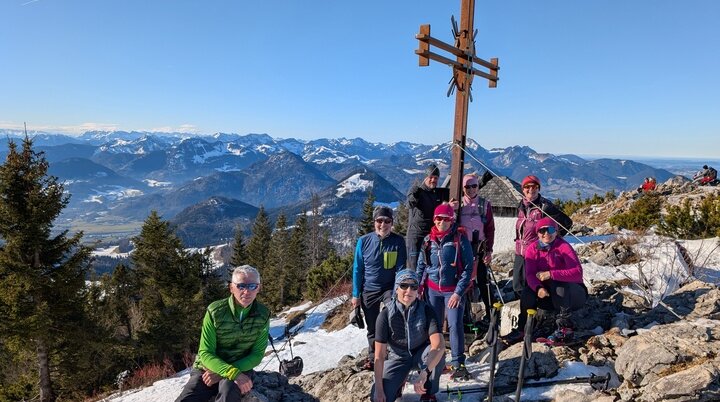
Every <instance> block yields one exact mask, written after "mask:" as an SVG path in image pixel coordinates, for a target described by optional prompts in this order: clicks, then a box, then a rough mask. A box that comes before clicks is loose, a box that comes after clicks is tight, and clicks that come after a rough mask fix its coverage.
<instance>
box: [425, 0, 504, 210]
mask: <svg viewBox="0 0 720 402" xmlns="http://www.w3.org/2000/svg"><path fill="white" fill-rule="evenodd" d="M474 19H475V0H461V2H460V29H459V30H458V27H457V24H456V22H455V18H454V17H453V18H452V19H451V21H452V24H453V33H454V36H455V45H449V44H447V43H445V42H442V41H440V40H438V39H436V38H433V37H432V36H430V25H420V33H418V34H417V35H416V36H415V38H416V39H417V40H418V41H419V42H420V43H419V46H420V48H419V49H417V50H415V54H417V55H418V56H419V57H420V61H419V64H420V67H426V66H429V65H430V60H435V61H437V62H440V63H443V64H446V65H448V66H450V67H452V69H453V77H452V79H451V80H450V82H451V84H450V89H449V90H448V96H450V95H451V94H452V93H453V92H455V128H454V130H453V147H452V166H451V168H450V196H451V198H454V199H456V200H460V199H461V197H462V194H463V193H462V177H463V168H464V165H465V142H466V141H465V140H466V138H467V118H468V105H469V103H470V101H472V94H471V93H470V91H471V90H472V81H473V78H474V77H475V76H478V77H481V78H485V79H486V80H488V86H489V87H490V88H496V87H497V81H498V79H499V78H498V70H499V69H500V67H499V65H498V59H497V58H492V59H490V61H485V60H483V59H480V58H477V57H475V35H476V32H474V28H473V22H474ZM431 47H435V48H438V49H440V50H444V51H446V52H448V53H450V54H451V55H453V56H455V60H452V59H450V58H447V57H444V56H441V55H440V54H437V53H434V52H432V51H430V49H431ZM478 67H484V68H486V69H488V72H483V71H481V70H479V69H478ZM455 145H457V146H455Z"/></svg>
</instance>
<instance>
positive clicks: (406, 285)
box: [398, 283, 418, 290]
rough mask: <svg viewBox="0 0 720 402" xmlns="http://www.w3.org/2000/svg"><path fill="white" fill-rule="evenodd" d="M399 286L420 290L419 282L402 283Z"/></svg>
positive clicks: (404, 288)
mask: <svg viewBox="0 0 720 402" xmlns="http://www.w3.org/2000/svg"><path fill="white" fill-rule="evenodd" d="M398 287H399V288H400V289H402V290H407V289H408V288H410V290H418V284H417V283H401V284H399V285H398Z"/></svg>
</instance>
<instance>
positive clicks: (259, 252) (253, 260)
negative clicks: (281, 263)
mask: <svg viewBox="0 0 720 402" xmlns="http://www.w3.org/2000/svg"><path fill="white" fill-rule="evenodd" d="M271 237H272V229H271V227H270V220H269V219H268V215H267V213H266V212H265V208H264V207H263V206H260V210H259V211H258V213H257V216H255V222H253V227H252V236H251V237H250V241H249V242H248V244H247V249H246V250H247V263H248V264H250V265H252V266H253V267H255V269H257V270H258V271H260V273H261V275H262V272H263V270H264V269H265V267H266V266H267V258H268V253H269V251H270V239H271Z"/></svg>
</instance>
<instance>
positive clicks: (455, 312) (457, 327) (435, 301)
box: [426, 289, 465, 367]
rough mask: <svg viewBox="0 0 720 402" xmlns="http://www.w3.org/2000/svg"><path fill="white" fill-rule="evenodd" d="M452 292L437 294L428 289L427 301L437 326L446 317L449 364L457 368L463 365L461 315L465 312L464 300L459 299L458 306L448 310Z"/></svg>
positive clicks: (463, 336) (463, 345)
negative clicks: (448, 336)
mask: <svg viewBox="0 0 720 402" xmlns="http://www.w3.org/2000/svg"><path fill="white" fill-rule="evenodd" d="M452 295H453V292H438V291H436V290H433V289H428V294H427V296H426V297H427V301H428V303H429V304H430V306H431V307H432V308H433V310H434V311H435V317H437V319H438V325H442V323H443V321H444V320H445V317H447V323H448V332H450V352H451V358H452V359H451V361H450V364H452V365H453V367H459V366H460V364H465V328H464V327H463V315H464V312H465V298H464V297H463V298H460V305H459V306H457V307H456V308H448V306H447V304H448V301H449V300H450V297H452Z"/></svg>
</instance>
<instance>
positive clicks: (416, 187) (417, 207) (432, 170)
mask: <svg viewBox="0 0 720 402" xmlns="http://www.w3.org/2000/svg"><path fill="white" fill-rule="evenodd" d="M438 180H440V169H438V167H437V166H436V165H434V164H432V163H431V164H430V165H428V167H427V169H425V178H424V179H423V181H422V183H420V184H417V183H416V184H413V186H412V187H410V191H408V195H407V206H408V226H407V233H406V235H405V241H406V243H407V255H408V263H407V267H408V268H410V269H415V268H416V267H417V261H418V252H419V251H420V246H421V245H422V242H423V239H424V238H425V236H427V234H428V233H430V228H432V227H433V211H434V210H435V207H437V206H438V205H440V204H441V203H442V202H443V201H448V200H449V199H450V190H449V189H447V188H442V187H438V186H437V185H438Z"/></svg>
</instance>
